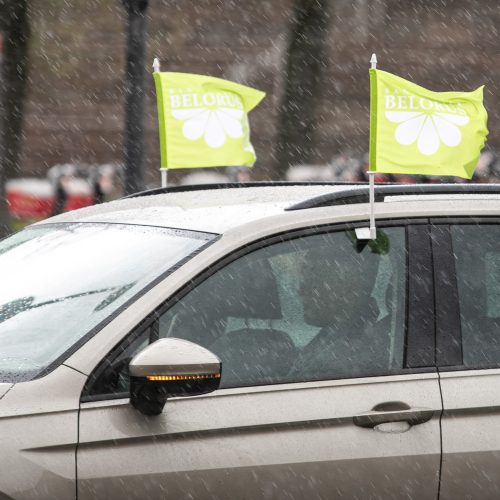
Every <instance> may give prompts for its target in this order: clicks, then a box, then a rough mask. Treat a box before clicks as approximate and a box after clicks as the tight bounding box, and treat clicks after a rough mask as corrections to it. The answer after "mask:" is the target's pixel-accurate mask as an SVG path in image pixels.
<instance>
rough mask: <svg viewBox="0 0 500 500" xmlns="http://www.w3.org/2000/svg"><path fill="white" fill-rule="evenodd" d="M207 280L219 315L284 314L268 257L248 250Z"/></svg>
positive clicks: (278, 316)
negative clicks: (256, 255)
mask: <svg viewBox="0 0 500 500" xmlns="http://www.w3.org/2000/svg"><path fill="white" fill-rule="evenodd" d="M207 284H209V293H210V294H211V295H212V302H213V305H214V308H215V309H216V310H217V315H218V316H220V317H222V316H232V317H237V318H254V319H266V320H270V319H281V318H282V314H281V304H280V298H279V294H278V286H277V284H276V280H275V278H274V274H273V271H272V269H271V266H270V264H269V261H268V260H267V259H258V260H257V259H255V258H253V257H252V254H249V255H248V256H245V257H242V258H241V259H238V260H237V261H235V262H233V263H232V264H229V265H228V266H227V267H225V268H224V269H221V270H220V271H219V272H218V273H216V274H214V275H213V276H212V277H211V278H210V279H209V280H208V281H207Z"/></svg>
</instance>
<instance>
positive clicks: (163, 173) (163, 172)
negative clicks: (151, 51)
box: [153, 57, 168, 188]
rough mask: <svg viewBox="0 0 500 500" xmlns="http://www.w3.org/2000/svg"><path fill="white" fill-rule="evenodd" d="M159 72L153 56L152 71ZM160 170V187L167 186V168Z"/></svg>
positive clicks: (156, 59)
mask: <svg viewBox="0 0 500 500" xmlns="http://www.w3.org/2000/svg"><path fill="white" fill-rule="evenodd" d="M159 72H160V60H159V59H158V58H157V57H155V58H154V59H153V73H159ZM160 172H161V187H162V188H164V187H167V179H168V170H167V169H166V168H160Z"/></svg>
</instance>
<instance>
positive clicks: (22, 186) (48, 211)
mask: <svg viewBox="0 0 500 500" xmlns="http://www.w3.org/2000/svg"><path fill="white" fill-rule="evenodd" d="M65 184H66V186H65V187H66V194H67V198H66V201H65V203H64V207H63V211H64V212H68V211H69V210H75V209H77V208H82V207H88V206H89V205H93V204H94V203H95V197H94V195H93V193H92V192H91V188H90V186H89V185H88V183H87V182H85V181H83V180H82V179H68V180H67V182H66V183H65ZM5 191H6V196H7V203H8V206H9V213H10V215H11V216H12V217H14V218H16V219H29V220H40V219H45V218H47V217H50V216H51V215H53V214H54V209H55V206H56V196H55V192H54V187H53V186H52V184H51V183H50V182H49V181H48V180H46V179H27V178H23V179H12V180H10V181H8V182H7V184H6V186H5Z"/></svg>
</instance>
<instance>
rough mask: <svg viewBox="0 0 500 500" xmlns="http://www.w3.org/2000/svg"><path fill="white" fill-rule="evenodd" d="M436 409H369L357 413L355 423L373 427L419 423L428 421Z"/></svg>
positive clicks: (360, 425)
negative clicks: (387, 424)
mask: <svg viewBox="0 0 500 500" xmlns="http://www.w3.org/2000/svg"><path fill="white" fill-rule="evenodd" d="M434 413H435V412H434V410H431V409H430V408H409V409H404V410H403V409H401V410H393V411H377V410H376V411H369V412H366V413H362V414H361V415H356V416H355V417H354V418H353V420H354V424H355V425H357V426H359V427H367V428H371V429H373V428H374V427H376V426H377V425H380V424H386V423H391V422H407V423H408V424H409V425H410V426H411V425H418V424H423V423H425V422H428V421H429V420H430V419H431V418H432V417H433V416H434Z"/></svg>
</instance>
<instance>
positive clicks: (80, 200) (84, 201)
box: [63, 193, 95, 212]
mask: <svg viewBox="0 0 500 500" xmlns="http://www.w3.org/2000/svg"><path fill="white" fill-rule="evenodd" d="M94 203H95V198H94V196H93V195H87V194H81V193H76V194H75V193H70V194H69V195H68V199H67V201H66V204H65V205H64V210H63V212H69V211H70V210H76V209H77V208H83V207H88V206H89V205H93V204H94Z"/></svg>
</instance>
